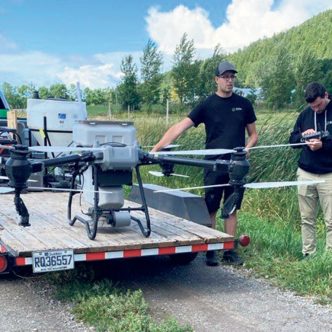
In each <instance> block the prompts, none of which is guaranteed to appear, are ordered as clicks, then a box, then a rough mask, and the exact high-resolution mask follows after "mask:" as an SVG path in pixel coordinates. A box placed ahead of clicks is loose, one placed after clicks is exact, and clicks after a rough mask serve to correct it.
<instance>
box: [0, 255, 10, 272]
mask: <svg viewBox="0 0 332 332" xmlns="http://www.w3.org/2000/svg"><path fill="white" fill-rule="evenodd" d="M7 266H8V261H7V257H6V256H3V255H0V273H1V272H4V271H6V269H7Z"/></svg>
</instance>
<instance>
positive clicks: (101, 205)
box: [0, 121, 249, 239]
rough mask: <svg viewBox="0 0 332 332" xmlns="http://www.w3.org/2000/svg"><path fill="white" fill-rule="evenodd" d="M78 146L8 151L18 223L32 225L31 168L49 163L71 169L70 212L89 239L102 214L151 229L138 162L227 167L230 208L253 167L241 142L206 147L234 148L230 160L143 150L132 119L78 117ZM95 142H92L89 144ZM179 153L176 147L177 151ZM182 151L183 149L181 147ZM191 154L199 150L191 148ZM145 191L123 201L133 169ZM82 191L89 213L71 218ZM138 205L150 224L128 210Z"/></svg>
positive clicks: (168, 170)
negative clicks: (134, 200)
mask: <svg viewBox="0 0 332 332" xmlns="http://www.w3.org/2000/svg"><path fill="white" fill-rule="evenodd" d="M73 140H74V142H75V144H76V146H75V147H54V146H53V147H52V146H47V147H45V146H44V147H43V146H39V147H38V146H36V147H27V146H23V145H12V146H11V147H6V146H0V148H8V149H9V154H10V157H9V158H8V159H7V161H6V164H5V171H6V174H7V176H8V178H9V183H8V186H9V187H12V188H13V190H14V192H15V196H14V203H15V207H16V210H17V213H18V214H19V216H20V225H22V226H29V225H30V222H29V212H28V209H27V207H26V206H25V204H24V202H23V200H22V198H21V196H20V195H21V193H22V191H24V190H25V189H26V188H27V181H28V179H29V177H30V176H31V174H32V173H37V172H41V171H43V170H44V169H45V168H47V167H52V166H59V165H64V164H66V165H67V166H68V167H69V169H70V170H71V188H70V192H69V199H68V206H67V208H68V210H67V217H68V222H69V224H70V225H74V223H75V222H76V221H77V220H78V221H80V222H82V223H83V224H84V225H85V227H86V231H87V234H88V237H89V238H90V239H94V238H95V237H96V233H97V228H98V221H99V220H100V219H101V218H103V219H104V220H106V222H107V224H109V225H111V226H113V227H123V226H128V225H130V222H131V220H133V221H135V222H137V224H138V226H139V228H140V230H141V232H142V234H143V235H144V236H145V237H148V236H149V235H150V233H151V226H150V218H149V212H148V207H147V204H146V200H145V196H144V189H143V183H142V178H141V175H140V167H141V166H146V165H152V164H159V165H160V167H161V169H162V172H163V174H164V175H166V176H170V175H171V174H172V173H173V168H174V165H176V164H179V165H188V166H197V167H204V168H213V169H215V170H224V171H225V172H227V171H228V172H229V174H230V183H229V185H231V186H233V187H234V188H235V190H234V195H233V196H232V199H231V200H230V202H229V204H228V205H229V206H230V207H229V208H227V206H228V205H227V204H226V205H225V209H226V210H227V209H229V212H227V211H225V213H231V212H232V210H233V209H234V207H233V206H235V205H236V201H237V199H238V198H237V197H238V194H239V193H240V191H241V190H243V188H244V187H243V185H244V184H245V180H244V178H245V176H246V175H247V173H248V171H249V163H248V161H247V160H246V152H245V151H244V149H243V148H238V149H235V150H224V149H217V150H206V151H205V154H223V153H231V154H232V155H231V159H230V160H215V161H211V160H202V159H193V158H188V157H176V156H171V155H172V152H171V151H167V152H166V151H165V152H160V153H154V154H152V153H149V152H146V151H144V150H142V149H141V148H140V147H139V146H138V144H137V141H136V129H135V128H134V126H133V123H131V122H109V121H97V122H96V121H80V122H78V123H77V124H76V125H75V126H74V128H73ZM92 142H93V144H91V143H92ZM32 151H42V152H47V153H48V152H60V151H61V152H66V153H69V154H67V155H64V156H60V157H57V158H51V159H45V160H33V159H29V156H30V154H31V152H32ZM173 153H174V154H177V152H176V151H175V152H173ZM182 153H184V152H182ZM190 154H195V152H191V153H190ZM134 170H135V172H136V178H137V182H138V187H139V191H140V195H141V200H142V206H141V207H137V208H131V207H128V208H127V207H123V205H124V193H123V186H124V185H129V186H130V185H132V177H133V171H134ZM78 176H79V177H80V178H81V187H82V188H81V190H79V189H78V188H77V181H76V179H77V177H78ZM81 191H83V196H84V198H85V200H86V201H87V202H88V203H89V204H90V207H89V210H88V213H87V218H85V217H82V216H81V215H75V216H74V217H73V218H72V199H73V196H74V195H75V194H77V193H79V192H81ZM134 210H138V211H142V212H143V213H144V214H145V219H146V225H145V226H143V224H142V222H141V220H139V219H138V218H136V217H134V216H131V214H130V212H131V211H134Z"/></svg>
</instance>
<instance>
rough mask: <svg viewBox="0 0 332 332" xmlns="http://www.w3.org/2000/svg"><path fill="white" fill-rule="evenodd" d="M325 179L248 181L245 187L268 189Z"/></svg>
mask: <svg viewBox="0 0 332 332" xmlns="http://www.w3.org/2000/svg"><path fill="white" fill-rule="evenodd" d="M323 182H325V181H324V180H317V181H315V180H302V181H283V182H257V183H246V184H245V185H244V187H245V188H250V189H268V188H280V187H291V186H301V185H311V184H317V183H323Z"/></svg>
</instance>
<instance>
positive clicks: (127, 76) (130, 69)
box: [118, 55, 140, 109]
mask: <svg viewBox="0 0 332 332" xmlns="http://www.w3.org/2000/svg"><path fill="white" fill-rule="evenodd" d="M121 71H122V73H123V75H124V76H123V79H122V81H121V83H120V85H119V87H118V91H119V99H120V102H121V105H122V107H123V108H125V109H126V108H128V106H129V107H130V108H131V109H137V108H138V105H139V101H140V98H139V94H138V79H137V66H136V64H135V63H134V62H133V57H132V55H128V56H126V57H125V58H124V59H122V62H121Z"/></svg>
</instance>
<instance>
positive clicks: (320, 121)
mask: <svg viewBox="0 0 332 332" xmlns="http://www.w3.org/2000/svg"><path fill="white" fill-rule="evenodd" d="M305 100H306V102H307V103H309V106H308V107H307V108H306V109H305V110H304V111H303V112H301V114H300V115H299V116H298V118H297V120H296V123H295V125H294V129H293V131H292V133H291V136H290V138H289V142H290V143H293V144H294V143H300V142H301V141H303V140H304V141H305V142H306V143H307V145H304V146H295V148H297V147H298V148H302V151H301V155H300V158H299V161H298V169H297V177H298V180H324V183H317V184H315V185H301V186H299V187H298V200H299V208H300V213H301V230H302V253H303V256H304V258H306V257H310V256H312V255H313V254H315V252H316V217H317V209H318V204H320V205H321V207H322V211H323V214H324V219H325V224H326V249H327V250H330V251H332V102H331V98H330V96H329V95H328V93H327V91H326V89H325V87H324V86H323V85H322V84H320V83H317V82H312V83H310V84H308V86H307V87H306V90H305ZM319 133H320V135H318V136H317V137H314V136H313V135H317V134H319ZM308 135H311V137H310V136H308Z"/></svg>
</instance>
